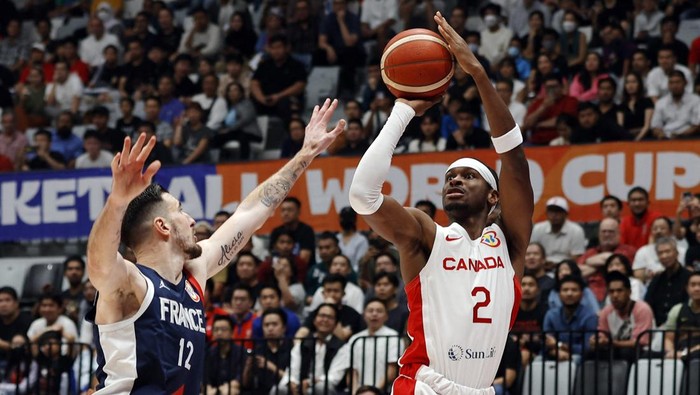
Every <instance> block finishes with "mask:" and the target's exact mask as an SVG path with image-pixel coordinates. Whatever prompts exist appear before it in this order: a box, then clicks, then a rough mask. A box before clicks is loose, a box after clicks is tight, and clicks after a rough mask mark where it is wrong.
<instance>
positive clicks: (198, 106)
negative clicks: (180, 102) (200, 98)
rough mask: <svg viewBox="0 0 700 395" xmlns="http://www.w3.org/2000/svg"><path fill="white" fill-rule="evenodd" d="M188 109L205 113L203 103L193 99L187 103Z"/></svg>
mask: <svg viewBox="0 0 700 395" xmlns="http://www.w3.org/2000/svg"><path fill="white" fill-rule="evenodd" d="M187 109H188V110H197V111H199V113H200V114H204V109H203V108H202V105H201V104H199V103H197V102H196V101H191V102H190V104H188V105H187Z"/></svg>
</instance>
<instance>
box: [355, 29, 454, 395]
mask: <svg viewBox="0 0 700 395" xmlns="http://www.w3.org/2000/svg"><path fill="white" fill-rule="evenodd" d="M450 24H452V22H450ZM382 394H383V392H382V391H381V390H380V389H379V388H377V387H374V386H371V385H363V386H361V387H360V388H358V389H357V392H355V395H382Z"/></svg>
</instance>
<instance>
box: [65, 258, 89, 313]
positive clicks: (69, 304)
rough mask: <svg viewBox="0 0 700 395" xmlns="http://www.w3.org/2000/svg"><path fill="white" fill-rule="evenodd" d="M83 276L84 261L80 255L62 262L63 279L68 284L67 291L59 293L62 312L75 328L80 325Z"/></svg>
mask: <svg viewBox="0 0 700 395" xmlns="http://www.w3.org/2000/svg"><path fill="white" fill-rule="evenodd" d="M84 276H85V261H84V260H83V257H81V256H80V255H74V256H69V257H68V258H66V260H65V261H64V262H63V277H64V278H65V279H66V280H67V282H68V289H65V290H63V292H61V298H62V299H63V311H64V314H65V315H66V316H68V318H70V319H72V320H73V322H74V323H75V324H76V326H78V325H80V322H81V321H82V318H83V317H81V316H80V304H81V303H82V301H83V299H84V296H83V277H84Z"/></svg>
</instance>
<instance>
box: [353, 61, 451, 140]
mask: <svg viewBox="0 0 700 395" xmlns="http://www.w3.org/2000/svg"><path fill="white" fill-rule="evenodd" d="M455 69H457V68H455ZM455 71H456V70H455ZM391 96H392V95H391V93H389V89H388V88H387V87H386V84H385V83H384V80H383V79H382V76H381V71H380V70H379V60H378V59H371V60H370V64H369V65H367V78H366V79H365V81H364V82H363V84H362V87H361V88H360V101H361V102H362V110H363V111H367V110H372V109H373V108H372V107H377V105H378V104H379V103H378V101H377V99H383V98H385V97H391ZM351 101H353V100H352V99H349V100H346V101H345V103H346V105H347V103H350V102H351ZM392 104H393V103H392ZM355 115H356V114H355ZM382 115H386V114H382ZM386 117H388V115H386ZM386 117H384V118H383V120H384V121H386ZM350 118H359V117H358V116H357V115H356V116H354V117H350V116H348V119H350ZM362 121H363V122H362V123H364V124H365V125H366V124H367V120H365V119H363V120H362ZM380 124H381V126H383V125H384V122H383V121H377V122H375V124H374V125H375V126H374V128H373V129H372V131H374V130H375V129H377V128H381V126H380ZM376 131H377V132H378V131H379V130H378V129H377V130H376ZM374 134H376V133H373V134H371V136H374Z"/></svg>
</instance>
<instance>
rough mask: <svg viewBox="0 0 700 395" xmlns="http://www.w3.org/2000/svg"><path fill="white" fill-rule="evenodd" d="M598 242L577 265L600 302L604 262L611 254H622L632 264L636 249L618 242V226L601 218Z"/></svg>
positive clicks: (580, 258) (602, 296)
mask: <svg viewBox="0 0 700 395" xmlns="http://www.w3.org/2000/svg"><path fill="white" fill-rule="evenodd" d="M598 241H599V245H598V246H597V247H591V248H589V249H588V250H586V252H585V253H584V254H583V255H581V257H579V258H578V264H579V266H580V267H581V273H582V274H583V278H585V279H586V280H587V281H588V286H589V287H590V288H591V290H592V291H593V293H594V294H595V296H596V299H597V300H598V301H599V302H602V301H603V299H604V298H605V279H604V278H603V269H604V268H605V267H604V265H605V261H606V260H607V259H608V258H609V257H610V255H612V254H622V255H624V256H625V257H627V259H628V260H629V261H630V262H632V260H634V254H635V252H636V251H637V249H636V248H635V247H633V246H630V245H627V244H623V243H622V242H620V226H619V223H618V222H617V221H616V220H614V219H612V218H603V220H602V221H600V228H599V230H598Z"/></svg>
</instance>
